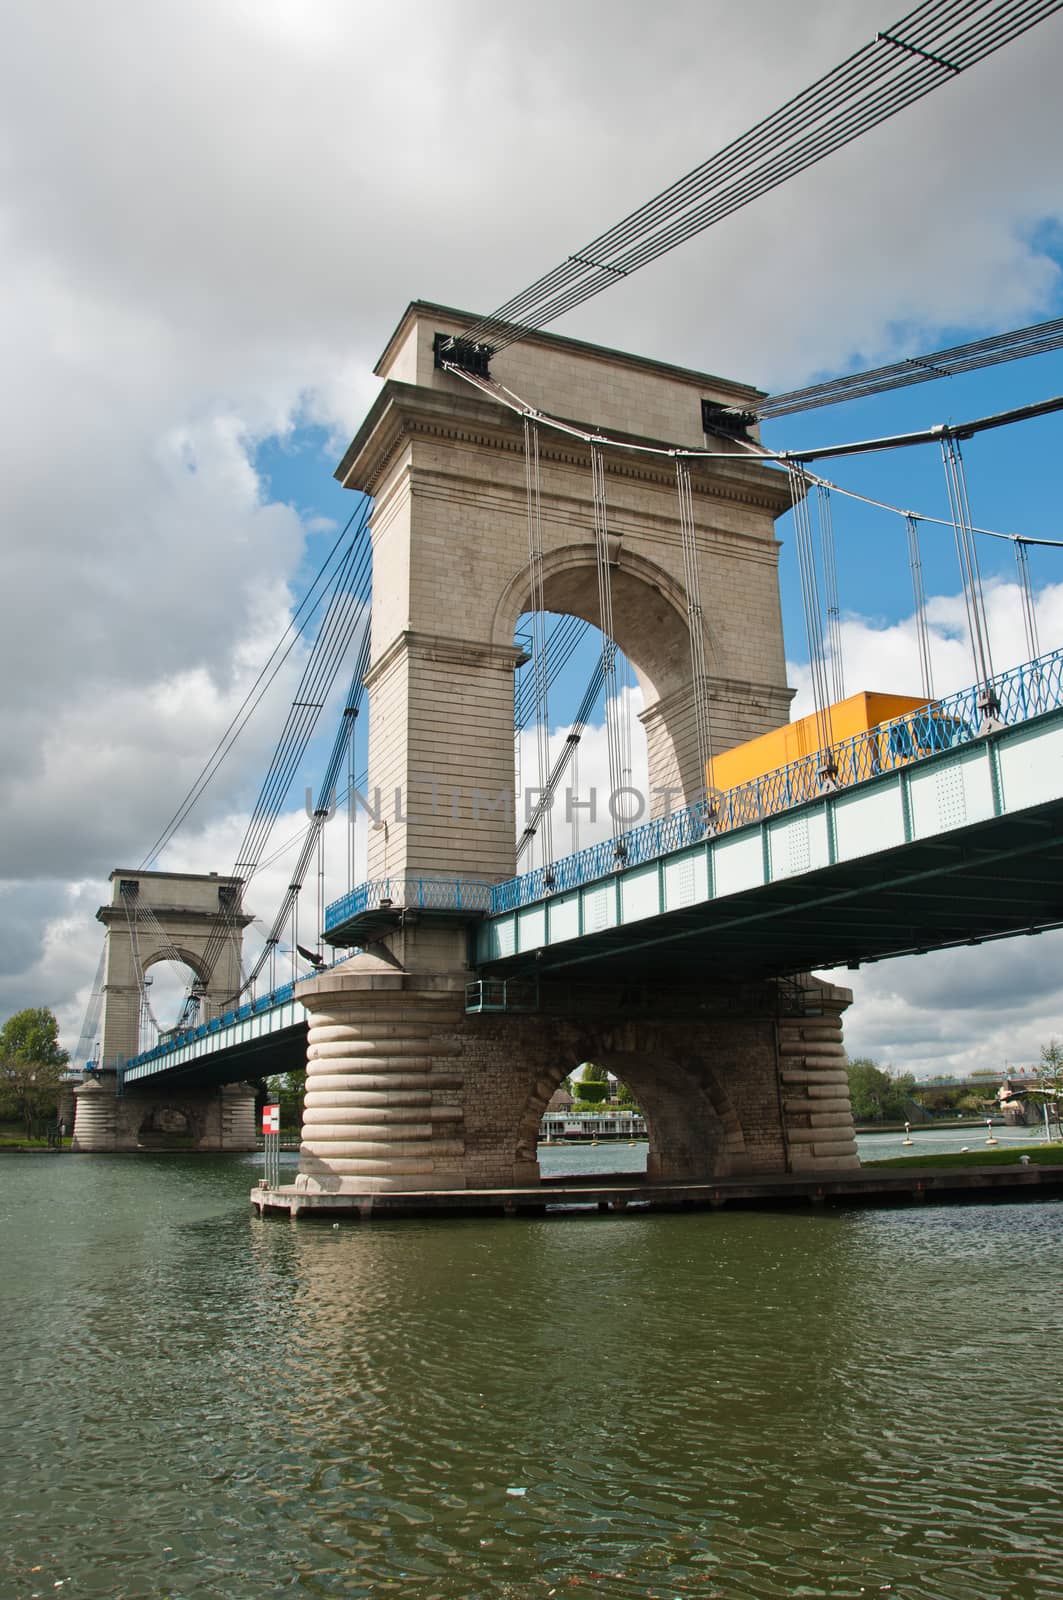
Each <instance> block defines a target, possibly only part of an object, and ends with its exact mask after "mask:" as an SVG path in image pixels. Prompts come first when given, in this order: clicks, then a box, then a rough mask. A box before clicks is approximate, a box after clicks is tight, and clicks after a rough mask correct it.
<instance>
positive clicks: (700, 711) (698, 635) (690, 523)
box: [675, 457, 715, 817]
mask: <svg viewBox="0 0 1063 1600" xmlns="http://www.w3.org/2000/svg"><path fill="white" fill-rule="evenodd" d="M675 479H676V489H677V491H678V497H679V538H680V543H681V544H682V547H683V573H684V578H685V583H686V596H687V632H688V634H689V636H690V680H691V688H692V690H693V702H694V736H695V739H696V741H697V752H698V777H699V783H700V784H701V785H703V786H704V788H705V790H706V792H707V793H708V794H709V795H711V794H712V792H713V790H714V787H715V786H714V784H713V781H712V724H711V721H710V716H709V680H708V670H707V668H706V665H705V619H704V616H703V614H702V609H701V575H700V567H699V562H698V541H697V529H696V526H695V523H694V498H693V494H692V491H691V486H690V467H689V466H688V465H687V463H686V462H685V461H684V460H682V459H681V458H678V457H677V459H676V463H675ZM709 815H710V817H711V815H712V809H711V801H710V811H709Z"/></svg>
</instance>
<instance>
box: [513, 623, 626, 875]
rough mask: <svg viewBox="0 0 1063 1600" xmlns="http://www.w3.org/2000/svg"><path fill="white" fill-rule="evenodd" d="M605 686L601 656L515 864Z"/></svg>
mask: <svg viewBox="0 0 1063 1600" xmlns="http://www.w3.org/2000/svg"><path fill="white" fill-rule="evenodd" d="M614 654H615V651H614ZM604 686H605V666H604V660H603V657H602V656H599V658H598V660H597V661H596V662H595V665H594V671H593V672H592V673H591V678H590V682H589V683H588V685H587V687H586V689H585V690H584V692H583V699H582V700H581V701H580V704H579V709H578V710H577V712H576V715H575V718H574V719H573V722H572V727H571V729H570V730H569V732H568V735H567V737H566V739H565V742H564V744H563V745H562V746H561V749H560V751H559V753H558V755H557V759H556V760H555V762H554V764H553V767H552V768H551V769H550V776H549V778H548V779H547V781H546V784H545V786H544V787H543V788H542V790H541V792H540V795H539V801H538V804H537V805H536V807H535V810H534V811H533V812H532V815H531V816H530V817H529V818H528V822H527V826H526V827H525V829H524V832H523V833H522V834H521V836H520V838H519V839H518V841H517V860H518V861H519V860H520V858H521V856H522V855H523V854H524V853H525V851H526V850H527V849H528V848H529V846H530V845H531V842H532V839H533V838H534V837H535V833H536V830H537V828H538V826H539V823H540V820H541V818H542V817H543V816H545V815H546V813H547V812H548V811H549V810H550V809H551V807H552V806H553V803H554V796H555V795H556V793H557V788H558V785H559V784H560V782H561V779H562V778H563V777H564V775H565V772H566V770H567V769H568V766H569V764H570V762H574V761H575V759H576V756H577V754H578V752H579V743H580V740H581V739H582V737H583V733H584V730H585V728H586V726H587V723H588V721H589V719H590V717H591V714H592V713H593V711H594V708H595V706H596V705H597V703H598V696H599V695H600V694H601V692H602V689H603V687H604ZM573 782H575V779H573ZM575 816H576V813H575V810H574V809H573V811H572V817H573V821H575Z"/></svg>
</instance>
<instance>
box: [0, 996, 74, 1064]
mask: <svg viewBox="0 0 1063 1600" xmlns="http://www.w3.org/2000/svg"><path fill="white" fill-rule="evenodd" d="M7 1056H13V1057H15V1059H16V1060H18V1061H36V1062H39V1063H40V1064H41V1065H42V1066H53V1067H65V1066H66V1064H67V1062H68V1061H69V1060H70V1057H69V1055H68V1053H67V1052H66V1051H65V1050H63V1049H61V1048H60V1045H59V1024H58V1022H57V1021H56V1020H55V1013H54V1012H52V1011H49V1010H48V1007H47V1006H27V1008H26V1010H25V1011H16V1012H15V1014H14V1016H13V1017H8V1019H7V1021H6V1022H5V1023H4V1025H3V1027H2V1028H0V1059H2V1058H5V1057H7Z"/></svg>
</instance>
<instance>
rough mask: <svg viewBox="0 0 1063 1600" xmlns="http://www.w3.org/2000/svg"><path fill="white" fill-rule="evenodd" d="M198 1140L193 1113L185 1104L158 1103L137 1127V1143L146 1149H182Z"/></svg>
mask: <svg viewBox="0 0 1063 1600" xmlns="http://www.w3.org/2000/svg"><path fill="white" fill-rule="evenodd" d="M196 1142H197V1129H196V1126H195V1122H194V1120H193V1118H192V1115H191V1113H190V1112H189V1111H188V1110H187V1109H186V1108H185V1107H183V1106H177V1105H156V1106H152V1107H151V1110H150V1111H149V1112H148V1113H147V1115H146V1116H145V1117H144V1118H143V1120H142V1121H141V1124H140V1127H139V1128H138V1129H137V1144H138V1145H141V1146H142V1147H143V1148H144V1149H147V1150H151V1149H160V1150H161V1149H166V1150H173V1149H180V1148H181V1147H182V1146H185V1145H187V1146H189V1147H192V1146H193V1145H195V1143H196Z"/></svg>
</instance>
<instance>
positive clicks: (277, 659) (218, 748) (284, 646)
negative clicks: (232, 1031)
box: [138, 500, 372, 872]
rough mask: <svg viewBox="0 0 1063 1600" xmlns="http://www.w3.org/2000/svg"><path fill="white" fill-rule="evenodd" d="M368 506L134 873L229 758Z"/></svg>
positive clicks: (359, 511)
mask: <svg viewBox="0 0 1063 1600" xmlns="http://www.w3.org/2000/svg"><path fill="white" fill-rule="evenodd" d="M371 506H372V502H371V501H369V500H363V501H360V502H359V504H358V505H356V507H355V509H354V510H353V511H352V512H351V514H350V516H349V517H348V519H347V521H346V523H345V524H344V526H343V528H342V529H341V531H340V533H339V534H338V535H337V537H336V540H335V543H334V544H333V545H332V548H331V549H330V550H329V553H328V555H327V556H326V557H325V559H324V561H323V562H322V563H321V566H320V567H319V568H318V570H317V573H316V574H315V577H314V580H313V582H312V583H311V585H310V587H309V589H308V590H307V591H306V594H305V595H304V596H303V598H302V600H300V602H299V604H298V605H297V606H296V608H295V610H294V612H293V613H292V615H291V618H290V620H289V622H288V624H287V626H286V628H285V629H284V632H283V633H282V634H281V637H280V639H279V640H278V641H277V643H276V644H275V645H274V647H273V650H272V651H271V652H270V655H269V657H268V659H267V660H266V661H265V663H264V664H263V666H262V667H261V668H260V670H259V673H258V676H257V677H256V679H255V681H254V683H253V684H252V685H251V687H250V689H249V690H248V691H247V694H246V695H245V696H244V698H243V700H242V701H241V702H240V705H239V707H238V709H237V710H236V712H235V713H234V715H233V717H232V720H231V721H230V723H229V725H228V727H227V728H226V729H225V732H224V733H223V734H222V736H221V738H220V739H219V740H218V743H217V744H216V745H215V747H214V750H213V752H212V753H211V755H210V756H209V757H208V759H207V761H206V763H205V764H204V766H203V767H202V768H201V770H200V772H199V775H198V776H197V777H196V779H195V781H194V782H193V784H192V786H191V788H190V789H189V790H188V793H187V794H186V795H185V797H184V799H183V800H182V801H181V804H180V805H179V806H178V808H177V810H176V811H175V812H174V814H173V816H172V817H171V818H170V820H169V822H168V823H167V824H166V827H165V828H164V829H163V831H162V833H160V835H159V837H158V838H157V839H156V841H155V843H154V844H153V845H152V847H151V849H150V850H149V851H148V853H147V855H146V856H145V857H144V860H143V861H142V862H141V864H140V867H139V869H138V870H139V871H141V872H145V871H146V870H147V869H148V868H149V867H150V866H151V864H152V862H153V861H155V860H156V859H157V858H158V856H159V855H161V853H162V851H163V850H164V849H165V848H166V846H167V845H168V844H169V842H170V840H171V839H172V838H173V836H174V834H175V833H176V832H177V830H178V828H180V826H181V824H182V823H183V822H184V820H185V818H186V817H187V816H188V814H189V812H190V811H191V810H192V808H193V807H194V806H195V804H196V802H197V801H198V800H199V799H200V797H201V795H202V794H203V792H204V790H205V789H206V788H207V785H208V784H209V783H210V781H211V779H212V778H213V777H214V775H215V773H216V772H217V771H218V768H219V767H220V766H221V764H222V762H223V761H224V760H225V757H226V756H227V755H228V754H229V751H230V750H231V749H232V747H233V745H234V744H235V743H236V741H237V739H238V738H239V737H240V734H241V733H242V732H243V730H244V728H245V727H246V726H247V724H248V722H249V721H250V719H251V717H252V716H253V715H254V713H255V711H256V710H257V708H258V706H259V704H260V703H261V701H262V699H263V696H264V695H265V694H266V691H267V690H268V689H269V687H270V685H271V683H272V682H273V680H274V678H275V677H276V676H277V673H278V672H279V671H280V669H281V668H282V667H283V665H284V663H285V662H286V661H287V659H288V657H289V656H290V655H291V652H292V650H293V649H294V648H295V646H296V644H297V643H298V641H299V639H300V638H301V637H302V635H303V633H304V632H305V631H306V628H307V627H308V625H309V623H310V621H311V619H312V618H313V616H314V613H315V612H316V611H317V609H318V607H319V606H320V605H321V602H322V600H323V599H324V598H325V596H326V595H327V594H328V592H329V590H330V588H331V587H332V577H330V572H331V569H332V566H333V562H334V561H335V559H336V556H337V553H338V552H339V550H340V548H341V546H342V545H343V543H344V540H345V539H346V537H347V534H348V533H349V532H350V529H351V527H352V525H353V524H354V523H355V522H358V521H360V519H363V518H366V517H367V516H368V512H369V510H370V509H371ZM357 536H358V532H357V530H356V531H355V534H354V537H355V538H357ZM289 634H290V635H291V637H290V638H289V637H288V636H289Z"/></svg>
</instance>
